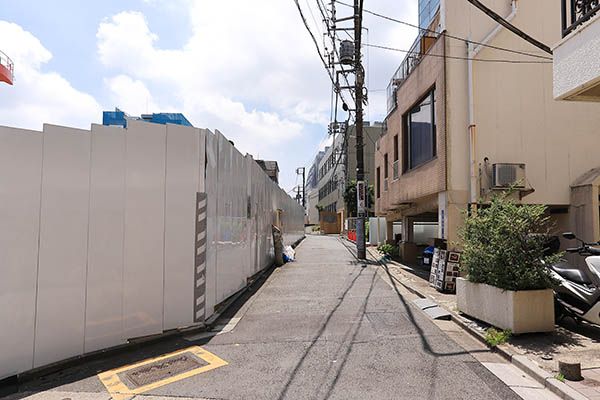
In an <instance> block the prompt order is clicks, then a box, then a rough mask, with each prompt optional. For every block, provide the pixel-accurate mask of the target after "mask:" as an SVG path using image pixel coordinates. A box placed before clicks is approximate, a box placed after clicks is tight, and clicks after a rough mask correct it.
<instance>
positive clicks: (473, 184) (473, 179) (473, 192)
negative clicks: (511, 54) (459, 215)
mask: <svg viewBox="0 0 600 400" xmlns="http://www.w3.org/2000/svg"><path fill="white" fill-rule="evenodd" d="M517 10H518V8H517V0H513V1H512V10H511V13H510V14H509V15H508V16H507V17H506V18H505V19H506V21H508V22H510V21H511V20H512V19H513V18H514V17H515V15H517ZM501 29H502V25H500V24H498V25H497V26H496V27H495V28H494V30H492V31H491V32H490V33H489V34H488V35H487V36H486V37H485V39H483V41H481V43H480V44H478V45H477V47H475V48H474V47H473V43H470V42H469V43H467V50H468V52H467V54H468V61H467V68H468V76H469V77H468V81H469V155H470V166H469V175H470V186H469V194H470V196H469V200H470V202H471V205H475V204H477V154H476V151H477V147H476V141H475V140H476V135H475V117H474V115H473V58H475V57H476V56H477V54H478V53H479V52H480V51H481V49H482V48H483V47H485V45H486V44H487V43H488V42H489V41H491V40H492V39H493V38H494V37H496V35H498V33H499V32H500V30H501ZM469 39H470V38H469Z"/></svg>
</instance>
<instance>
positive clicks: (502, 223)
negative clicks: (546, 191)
mask: <svg viewBox="0 0 600 400" xmlns="http://www.w3.org/2000/svg"><path fill="white" fill-rule="evenodd" d="M510 194H511V191H508V192H505V193H503V194H501V195H497V196H494V197H493V198H492V200H491V202H490V203H489V205H486V206H485V207H480V208H479V210H477V212H476V213H471V214H470V215H468V216H467V217H466V219H465V227H464V229H462V231H461V232H460V238H461V240H462V246H463V254H462V269H463V271H464V272H465V273H466V279H464V278H459V279H457V282H456V297H457V303H458V304H457V305H458V309H459V310H460V311H461V312H463V313H465V314H467V315H470V316H472V317H474V318H477V319H479V320H482V321H485V322H487V323H489V324H491V325H494V326H496V327H499V328H502V329H510V331H511V332H512V333H515V334H519V333H527V332H547V331H552V330H553V329H554V297H553V292H552V287H553V286H554V285H555V284H556V282H555V281H554V279H553V278H552V276H551V274H550V270H549V269H548V268H547V267H546V265H545V264H547V263H552V262H556V261H557V260H558V259H559V258H560V256H561V255H560V254H555V255H551V256H547V255H545V254H544V253H545V247H546V246H545V243H546V241H547V231H548V230H547V227H548V223H549V217H548V216H547V214H546V207H545V206H543V205H518V204H516V203H515V202H514V201H513V200H512V199H511V198H510ZM541 229H545V233H546V234H539V233H540V230H541Z"/></svg>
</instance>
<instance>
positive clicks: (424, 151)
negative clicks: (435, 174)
mask: <svg viewBox="0 0 600 400" xmlns="http://www.w3.org/2000/svg"><path fill="white" fill-rule="evenodd" d="M435 131H436V127H435V91H434V90H432V91H431V92H430V93H429V94H428V95H427V96H425V98H424V99H423V100H421V102H419V104H417V105H416V106H415V107H414V108H413V109H412V110H410V111H409V112H408V114H407V116H406V118H405V126H404V134H405V140H404V142H405V144H406V146H405V149H404V154H405V162H404V169H405V170H407V169H413V168H416V167H418V166H419V165H421V164H423V163H425V162H427V161H429V160H431V159H432V158H434V157H435V156H436V132H435Z"/></svg>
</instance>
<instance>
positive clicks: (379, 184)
mask: <svg viewBox="0 0 600 400" xmlns="http://www.w3.org/2000/svg"><path fill="white" fill-rule="evenodd" d="M379 197H381V168H380V167H377V198H379Z"/></svg>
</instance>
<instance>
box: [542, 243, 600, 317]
mask: <svg viewBox="0 0 600 400" xmlns="http://www.w3.org/2000/svg"><path fill="white" fill-rule="evenodd" d="M563 237H564V238H565V239H568V240H578V241H579V242H580V246H579V247H572V248H568V249H567V252H568V253H578V254H579V255H580V256H582V257H585V265H582V266H581V268H577V267H575V266H573V265H570V264H569V263H568V262H567V260H564V259H563V260H560V261H559V262H557V263H555V264H552V265H550V266H549V267H550V270H551V271H552V275H553V276H554V278H556V279H557V280H558V281H559V282H560V285H559V286H558V287H557V288H556V289H555V290H554V298H555V306H556V316H557V319H558V320H560V319H562V317H564V316H570V317H571V318H573V319H574V320H575V321H576V322H580V321H582V320H583V321H587V322H590V323H593V324H596V325H600V248H598V247H593V246H597V245H600V242H598V243H585V242H584V241H583V240H581V239H579V238H578V237H576V236H575V235H574V234H573V233H571V232H566V233H563ZM556 239H558V238H556Z"/></svg>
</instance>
